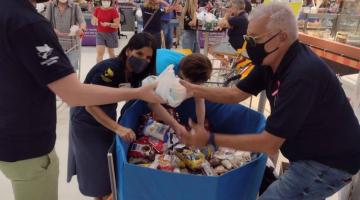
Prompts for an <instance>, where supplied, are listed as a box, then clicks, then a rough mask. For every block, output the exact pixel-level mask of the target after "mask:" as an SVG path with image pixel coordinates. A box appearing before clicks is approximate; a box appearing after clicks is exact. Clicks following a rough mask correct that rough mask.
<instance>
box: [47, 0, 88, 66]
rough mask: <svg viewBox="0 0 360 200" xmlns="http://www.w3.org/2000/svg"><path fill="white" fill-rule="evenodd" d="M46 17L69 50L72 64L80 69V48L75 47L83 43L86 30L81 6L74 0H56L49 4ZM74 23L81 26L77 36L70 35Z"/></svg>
mask: <svg viewBox="0 0 360 200" xmlns="http://www.w3.org/2000/svg"><path fill="white" fill-rule="evenodd" d="M45 17H46V18H47V19H48V20H49V21H50V22H51V24H52V26H53V28H54V31H55V33H56V35H57V36H58V38H59V42H60V44H61V47H62V48H63V50H64V51H65V52H67V56H68V58H69V60H70V62H71V65H72V66H73V67H75V69H78V67H79V58H80V50H79V48H74V47H76V45H81V44H80V37H82V36H83V35H84V31H85V30H86V23H85V20H84V16H83V14H82V12H81V8H80V6H79V5H78V4H77V3H74V2H73V1H72V0H54V1H52V2H50V3H49V5H48V6H47V9H46V13H45ZM74 25H77V26H79V30H78V31H77V32H76V35H75V36H69V34H70V29H71V27H72V26H74Z"/></svg>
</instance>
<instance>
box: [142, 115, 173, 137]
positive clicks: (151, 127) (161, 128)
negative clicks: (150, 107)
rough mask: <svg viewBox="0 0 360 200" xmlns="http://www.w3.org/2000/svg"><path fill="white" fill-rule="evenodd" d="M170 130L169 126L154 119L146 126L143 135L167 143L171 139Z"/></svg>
mask: <svg viewBox="0 0 360 200" xmlns="http://www.w3.org/2000/svg"><path fill="white" fill-rule="evenodd" d="M169 130H170V127H169V126H168V125H165V124H162V123H159V122H156V121H155V120H153V119H149V120H148V121H147V122H146V124H145V127H144V130H143V133H144V135H147V136H151V137H154V138H156V139H158V140H161V141H164V142H167V140H168V139H169Z"/></svg>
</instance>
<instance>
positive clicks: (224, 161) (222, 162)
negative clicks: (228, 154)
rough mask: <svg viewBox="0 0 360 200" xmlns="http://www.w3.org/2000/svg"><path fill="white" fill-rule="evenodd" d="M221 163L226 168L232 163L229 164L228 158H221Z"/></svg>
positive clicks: (230, 167)
mask: <svg viewBox="0 0 360 200" xmlns="http://www.w3.org/2000/svg"><path fill="white" fill-rule="evenodd" d="M221 164H222V165H223V166H224V167H225V168H226V169H228V170H230V169H232V168H233V165H232V164H231V162H230V161H229V160H222V161H221Z"/></svg>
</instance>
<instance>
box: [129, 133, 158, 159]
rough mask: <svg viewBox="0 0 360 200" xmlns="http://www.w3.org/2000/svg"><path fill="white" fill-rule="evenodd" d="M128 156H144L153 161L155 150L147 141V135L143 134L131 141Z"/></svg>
mask: <svg viewBox="0 0 360 200" xmlns="http://www.w3.org/2000/svg"><path fill="white" fill-rule="evenodd" d="M128 156H129V157H130V158H144V159H148V160H150V161H153V160H154V159H155V151H154V149H153V148H152V146H151V145H150V143H149V137H146V136H145V137H142V138H141V139H139V140H137V141H135V142H133V143H131V144H130V147H129V152H128Z"/></svg>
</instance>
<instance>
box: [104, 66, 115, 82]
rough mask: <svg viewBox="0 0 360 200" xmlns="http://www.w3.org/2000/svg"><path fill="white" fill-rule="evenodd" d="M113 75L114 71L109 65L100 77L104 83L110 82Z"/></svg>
mask: <svg viewBox="0 0 360 200" xmlns="http://www.w3.org/2000/svg"><path fill="white" fill-rule="evenodd" d="M113 77H114V71H113V70H112V69H111V68H110V67H109V68H107V69H106V70H105V72H104V74H102V75H101V79H102V80H103V81H104V82H106V83H110V82H112V80H111V78H113Z"/></svg>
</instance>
